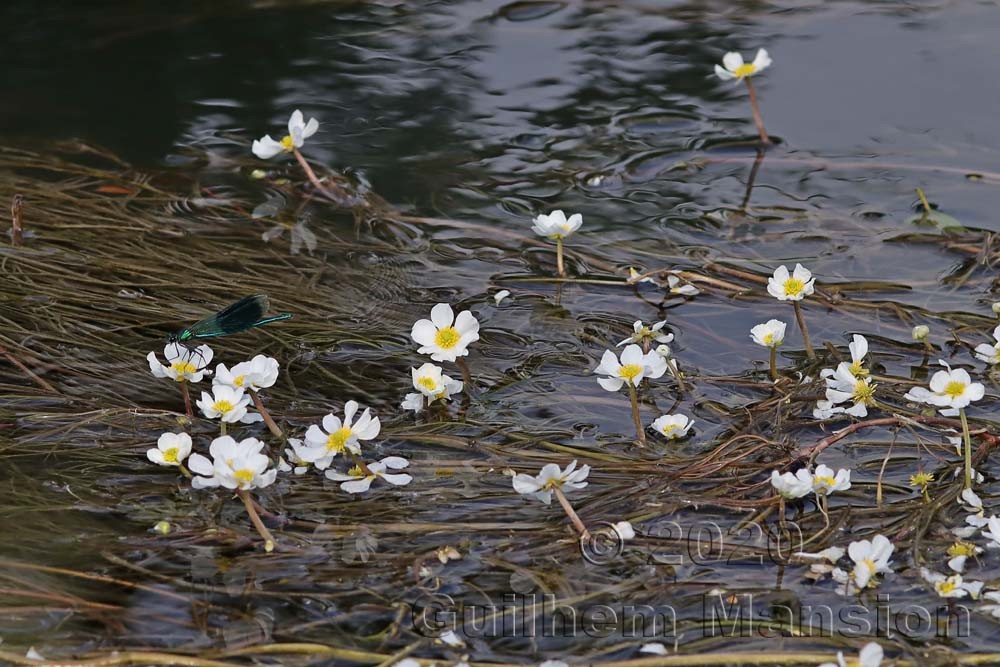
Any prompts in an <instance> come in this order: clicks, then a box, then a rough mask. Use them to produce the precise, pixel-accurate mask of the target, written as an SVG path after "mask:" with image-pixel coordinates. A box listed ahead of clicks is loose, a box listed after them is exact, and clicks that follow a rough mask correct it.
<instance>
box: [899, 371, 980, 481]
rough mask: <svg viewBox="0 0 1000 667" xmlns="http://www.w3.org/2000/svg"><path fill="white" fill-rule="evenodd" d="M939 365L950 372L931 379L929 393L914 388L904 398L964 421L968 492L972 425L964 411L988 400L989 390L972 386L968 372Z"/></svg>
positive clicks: (970, 477) (919, 388)
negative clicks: (974, 404) (984, 398)
mask: <svg viewBox="0 0 1000 667" xmlns="http://www.w3.org/2000/svg"><path fill="white" fill-rule="evenodd" d="M938 363H940V364H941V365H942V366H944V367H945V368H946V369H947V370H943V371H938V372H936V373H935V374H934V375H933V376H932V377H931V381H930V383H929V386H930V390H927V389H924V388H923V387H914V388H913V389H911V390H910V391H908V392H906V394H905V395H904V396H903V398H906V399H907V400H911V401H916V402H918V403H927V404H929V405H933V406H935V407H938V408H941V414H943V415H947V416H953V415H955V414H956V413H957V414H958V416H959V418H960V419H961V420H962V438H963V440H964V443H965V488H966V489H972V440H971V438H970V436H969V421H968V419H966V416H965V408H966V406H968V405H969V404H970V403H972V402H973V401H978V400H979V399H981V398H982V397H983V396H985V395H986V389H985V388H984V387H983V385H981V384H979V383H978V382H973V381H972V378H970V377H969V374H968V372H966V371H965V369H963V368H955V369H952V367H951V366H949V365H948V363H947V362H945V361H939V362H938Z"/></svg>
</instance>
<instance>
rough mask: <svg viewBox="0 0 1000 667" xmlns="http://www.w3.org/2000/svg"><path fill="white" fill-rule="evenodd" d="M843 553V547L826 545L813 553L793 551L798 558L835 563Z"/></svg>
mask: <svg viewBox="0 0 1000 667" xmlns="http://www.w3.org/2000/svg"><path fill="white" fill-rule="evenodd" d="M803 470H804V468H803ZM800 472H801V471H800ZM845 553H846V551H845V550H844V548H843V547H827V548H826V549H823V550H822V551H816V552H814V553H810V552H808V551H798V552H796V553H795V555H796V556H799V557H800V558H816V559H820V560H828V561H830V562H831V563H836V562H837V561H838V560H840V559H841V558H843V557H844V554H845Z"/></svg>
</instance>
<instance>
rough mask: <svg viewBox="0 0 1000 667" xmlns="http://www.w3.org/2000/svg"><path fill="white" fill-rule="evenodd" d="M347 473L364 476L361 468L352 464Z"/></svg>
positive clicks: (352, 475)
mask: <svg viewBox="0 0 1000 667" xmlns="http://www.w3.org/2000/svg"><path fill="white" fill-rule="evenodd" d="M347 474H348V475H350V476H351V477H364V476H365V471H364V470H362V469H361V466H354V467H353V468H351V469H350V470H348V471H347Z"/></svg>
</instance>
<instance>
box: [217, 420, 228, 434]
mask: <svg viewBox="0 0 1000 667" xmlns="http://www.w3.org/2000/svg"><path fill="white" fill-rule="evenodd" d="M228 430H229V429H228V427H227V425H226V422H224V421H222V420H219V435H227V431H228Z"/></svg>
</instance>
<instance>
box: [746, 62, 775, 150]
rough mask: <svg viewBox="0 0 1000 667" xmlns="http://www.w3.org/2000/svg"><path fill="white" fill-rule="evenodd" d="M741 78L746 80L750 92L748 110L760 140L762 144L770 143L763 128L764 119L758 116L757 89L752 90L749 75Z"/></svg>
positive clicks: (769, 138)
mask: <svg viewBox="0 0 1000 667" xmlns="http://www.w3.org/2000/svg"><path fill="white" fill-rule="evenodd" d="M743 80H744V81H746V84H747V91H748V92H749V93H750V111H751V112H752V113H753V122H754V124H755V125H756V126H757V132H758V134H760V142H761V143H762V144H770V143H771V137H769V136H767V130H765V129H764V120H763V119H762V118H761V116H760V106H759V105H758V104H757V91H756V90H754V87H753V82H752V81H750V77H746V78H745V79H743Z"/></svg>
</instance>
